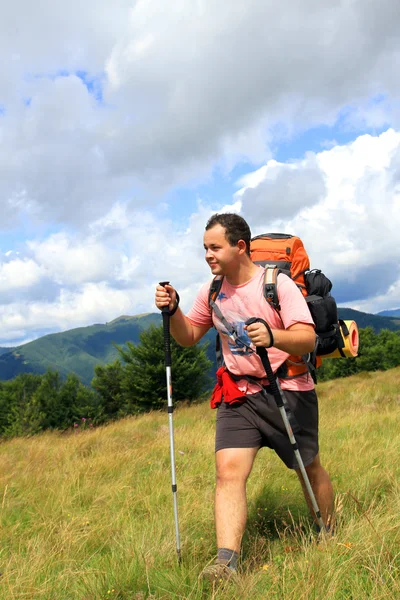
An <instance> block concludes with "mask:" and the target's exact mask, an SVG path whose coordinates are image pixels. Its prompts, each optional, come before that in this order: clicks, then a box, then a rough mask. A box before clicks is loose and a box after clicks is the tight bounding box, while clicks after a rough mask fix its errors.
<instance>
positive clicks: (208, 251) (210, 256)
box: [206, 248, 213, 260]
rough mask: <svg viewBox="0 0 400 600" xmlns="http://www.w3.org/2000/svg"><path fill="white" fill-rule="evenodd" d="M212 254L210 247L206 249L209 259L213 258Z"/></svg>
mask: <svg viewBox="0 0 400 600" xmlns="http://www.w3.org/2000/svg"><path fill="white" fill-rule="evenodd" d="M212 256H213V253H212V251H211V250H210V248H207V250H206V260H207V258H212Z"/></svg>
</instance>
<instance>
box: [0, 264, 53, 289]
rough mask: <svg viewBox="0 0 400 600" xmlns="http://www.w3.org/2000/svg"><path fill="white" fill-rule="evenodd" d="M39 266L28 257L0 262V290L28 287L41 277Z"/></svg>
mask: <svg viewBox="0 0 400 600" xmlns="http://www.w3.org/2000/svg"><path fill="white" fill-rule="evenodd" d="M42 275H43V272H42V269H41V268H40V266H39V265H38V264H37V263H36V262H35V261H33V260H30V259H22V260H21V259H19V258H16V259H14V260H10V261H9V262H5V263H2V264H0V292H5V291H7V292H10V291H11V292H12V291H15V290H20V289H25V288H29V287H31V286H32V285H34V284H36V283H37V282H38V281H39V280H40V278H41V277H42Z"/></svg>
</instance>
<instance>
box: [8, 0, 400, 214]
mask: <svg viewBox="0 0 400 600" xmlns="http://www.w3.org/2000/svg"><path fill="white" fill-rule="evenodd" d="M399 13H400V8H399V6H398V3H394V2H393V1H392V0H382V1H381V2H379V3H367V4H366V3H365V2H364V1H363V0H354V2H352V3H351V4H349V3H344V4H337V3H336V4H332V3H331V2H328V0H323V1H321V2H319V3H318V5H316V4H315V2H310V0H302V2H299V3H295V4H293V2H290V1H289V0H284V1H283V2H282V0H281V1H280V2H278V0H273V1H270V2H265V1H263V0H249V1H248V2H247V3H243V2H242V0H233V1H232V2H231V3H230V4H229V6H228V5H227V4H223V3H218V2H215V1H214V0H203V1H202V2H198V1H197V0H196V1H195V0H192V1H190V0H189V1H185V2H183V1H182V0H172V1H171V2H168V3H165V2H164V0H152V1H151V2H147V1H143V0H141V1H137V2H132V1H131V0H121V1H120V2H118V3H117V4H115V3H114V4H111V3H106V2H102V3H100V4H99V3H94V2H93V1H92V0H88V1H87V2H85V3H84V5H81V3H78V2H77V0H72V1H71V2H69V3H68V6H61V5H58V4H57V3H54V2H50V1H49V0H45V1H44V2H41V3H39V5H34V4H32V3H28V2H27V1H26V0H16V2H13V3H12V4H9V5H7V6H6V7H4V10H3V12H2V20H1V23H0V57H1V58H0V61H1V63H2V64H1V63H0V64H1V66H2V69H0V104H1V105H4V106H5V109H6V113H5V116H3V117H1V118H0V138H1V141H2V143H1V146H0V148H1V149H2V151H0V198H1V199H2V202H1V206H2V213H3V214H2V218H3V222H4V223H7V222H12V220H13V218H14V213H15V212H16V211H17V212H18V211H22V212H28V214H30V215H31V217H32V215H36V216H37V218H38V219H41V220H43V219H47V220H50V221H52V222H54V221H55V222H59V223H60V222H61V223H65V222H72V223H73V224H74V225H75V226H80V225H83V226H86V225H87V224H88V223H89V222H92V221H93V220H95V219H97V218H100V217H101V216H102V215H103V214H104V213H105V212H107V211H108V210H109V209H110V208H111V207H112V205H113V203H114V202H116V201H118V200H121V199H124V200H126V199H127V196H128V197H129V196H130V195H131V193H130V192H131V191H132V189H133V187H134V185H135V182H138V181H140V182H141V184H142V185H145V186H147V187H150V188H153V189H154V190H156V192H162V191H165V190H166V189H167V188H169V187H171V186H173V185H174V184H176V183H178V182H179V183H182V182H188V181H191V180H193V179H196V178H198V177H204V176H205V175H206V174H207V173H210V172H211V171H212V168H213V167H214V165H215V163H218V164H219V165H220V166H221V167H222V168H225V169H228V170H229V169H232V168H233V167H234V166H235V165H236V164H237V163H238V162H241V161H242V160H251V161H254V162H256V163H259V162H261V161H262V160H266V159H268V158H270V156H271V150H270V146H271V144H272V145H273V144H274V143H275V141H276V140H275V139H274V136H276V132H277V131H278V130H282V128H284V129H285V130H286V131H287V132H288V134H289V135H290V134H291V133H292V132H294V131H298V130H304V129H306V128H307V127H310V126H315V125H319V124H322V123H329V124H333V123H334V122H335V121H336V119H337V118H338V116H340V114H341V111H342V110H343V109H346V108H348V107H349V106H351V111H352V115H353V121H354V120H355V121H357V122H362V123H365V126H370V125H376V126H381V125H382V124H384V123H386V122H387V121H388V118H387V114H389V115H391V116H392V117H393V113H394V112H396V111H397V112H398V110H397V108H395V107H396V106H397V105H396V103H395V99H396V97H397V96H398V92H399V86H400V84H399V78H398V77H397V76H396V73H395V65H396V64H397V60H398V58H399V52H400V38H399V36H398V31H397V29H398V28H397V23H398V17H399V16H400V15H399ZM21 14H23V15H24V19H21V18H20V15H21ZM74 72H81V73H86V74H87V77H88V78H90V77H101V76H103V75H104V77H105V79H104V98H105V101H104V102H100V103H99V102H97V101H96V100H95V98H94V96H93V94H92V93H90V90H88V89H87V88H86V87H85V85H84V84H83V82H82V81H81V80H80V79H79V78H78V77H76V76H74V75H73V73H74ZM60 73H64V74H65V73H72V74H71V75H70V76H69V77H67V76H63V77H60V76H58V77H56V76H55V75H56V74H60ZM37 75H41V76H42V77H41V78H39V79H38V78H37V77H36V76H37ZM46 75H52V76H54V77H52V78H46V77H43V76H46ZM89 87H90V86H89ZM379 94H380V95H384V97H385V102H381V103H379V102H378V106H373V105H372V106H371V105H369V104H368V102H370V98H371V97H374V96H378V95H379ZM28 100H29V102H28V103H27V101H28ZM389 107H390V110H389ZM388 111H389V113H388ZM397 112H396V114H397ZM348 122H349V123H350V126H353V124H354V123H353V122H352V119H351V118H350V117H349V118H348ZM278 141H279V137H278ZM150 198H151V196H149V195H148V194H147V195H145V196H143V197H138V196H137V197H136V200H135V203H136V207H140V206H143V205H144V204H145V202H149V201H150ZM151 201H152V202H154V201H155V198H152V200H151ZM16 216H18V214H17V215H16Z"/></svg>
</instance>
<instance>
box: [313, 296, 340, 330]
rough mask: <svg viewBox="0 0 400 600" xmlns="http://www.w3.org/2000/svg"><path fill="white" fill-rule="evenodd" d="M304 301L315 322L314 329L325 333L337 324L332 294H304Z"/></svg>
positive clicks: (335, 307)
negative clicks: (323, 295)
mask: <svg viewBox="0 0 400 600" xmlns="http://www.w3.org/2000/svg"><path fill="white" fill-rule="evenodd" d="M306 302H307V304H308V308H309V310H310V313H311V316H312V318H313V321H314V323H315V331H316V333H317V334H319V333H327V332H329V331H330V330H331V329H332V326H333V325H336V324H337V321H338V314H337V306H336V302H335V299H334V298H333V296H325V297H324V298H323V297H322V296H316V295H312V296H306Z"/></svg>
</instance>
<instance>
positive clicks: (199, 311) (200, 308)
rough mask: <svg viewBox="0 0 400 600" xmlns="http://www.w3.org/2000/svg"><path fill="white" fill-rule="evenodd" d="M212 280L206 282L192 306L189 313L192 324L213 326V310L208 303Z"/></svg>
mask: <svg viewBox="0 0 400 600" xmlns="http://www.w3.org/2000/svg"><path fill="white" fill-rule="evenodd" d="M210 285H211V282H208V283H205V284H204V285H203V286H202V287H201V288H200V291H199V293H198V294H197V296H196V298H195V301H194V303H193V306H192V308H191V309H190V310H189V312H188V313H187V315H186V316H187V318H188V319H189V321H190V322H191V323H192V325H197V326H201V327H203V326H204V325H208V326H209V327H212V326H213V321H212V316H211V310H210V307H209V305H208V294H209V291H210Z"/></svg>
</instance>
